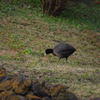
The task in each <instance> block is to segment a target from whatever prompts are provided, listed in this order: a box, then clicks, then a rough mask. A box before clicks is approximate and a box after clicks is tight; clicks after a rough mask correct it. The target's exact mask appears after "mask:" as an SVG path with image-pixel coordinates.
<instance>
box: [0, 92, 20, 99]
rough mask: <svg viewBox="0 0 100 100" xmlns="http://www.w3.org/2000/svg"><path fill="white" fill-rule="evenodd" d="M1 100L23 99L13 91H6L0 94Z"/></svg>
mask: <svg viewBox="0 0 100 100" xmlns="http://www.w3.org/2000/svg"><path fill="white" fill-rule="evenodd" d="M0 100H21V98H20V96H18V95H15V94H14V93H13V92H12V91H4V92H2V93H0Z"/></svg>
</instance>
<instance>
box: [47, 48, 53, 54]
mask: <svg viewBox="0 0 100 100" xmlns="http://www.w3.org/2000/svg"><path fill="white" fill-rule="evenodd" d="M45 53H46V54H49V53H53V49H46V50H45Z"/></svg>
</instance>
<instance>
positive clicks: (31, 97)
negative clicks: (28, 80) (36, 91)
mask: <svg viewBox="0 0 100 100" xmlns="http://www.w3.org/2000/svg"><path fill="white" fill-rule="evenodd" d="M25 99H26V100H42V98H40V97H38V96H35V95H32V94H27V95H26V98H25Z"/></svg>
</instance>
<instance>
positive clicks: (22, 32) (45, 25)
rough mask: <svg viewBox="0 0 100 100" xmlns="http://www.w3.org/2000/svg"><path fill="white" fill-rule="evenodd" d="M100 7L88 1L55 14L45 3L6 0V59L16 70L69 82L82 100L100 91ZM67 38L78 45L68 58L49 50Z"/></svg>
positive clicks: (0, 6) (2, 25) (0, 13)
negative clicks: (9, 0) (44, 9)
mask: <svg viewBox="0 0 100 100" xmlns="http://www.w3.org/2000/svg"><path fill="white" fill-rule="evenodd" d="M99 8H100V5H96V4H93V5H92V6H87V5H85V4H83V3H82V4H80V5H79V6H76V7H72V8H69V9H68V10H67V11H64V12H62V14H61V15H59V16H58V17H53V16H48V15H44V14H42V13H41V12H42V10H41V8H40V7H35V6H34V7H31V6H29V5H28V4H23V6H22V4H9V3H5V2H3V1H2V2H0V65H1V64H5V66H6V69H7V71H8V72H9V73H10V74H15V75H16V74H17V75H24V76H25V77H28V78H32V79H39V78H41V79H44V80H45V81H48V84H64V85H66V86H67V87H70V90H71V91H73V92H74V93H75V94H76V95H77V96H78V97H79V98H80V99H81V100H86V99H88V98H89V97H91V96H93V97H98V96H100V92H99V91H100V88H99V87H100V53H99V52H100V13H99V12H100V9H99ZM61 41H64V42H66V43H69V44H71V45H72V46H74V47H75V48H76V49H77V51H76V52H75V53H74V54H73V55H72V56H70V57H69V59H68V61H67V62H66V60H65V59H61V60H60V61H59V62H58V57H54V56H52V55H47V56H44V53H45V49H47V48H53V47H54V46H55V45H56V44H58V43H59V42H61Z"/></svg>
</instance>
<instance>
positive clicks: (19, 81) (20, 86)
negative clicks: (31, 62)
mask: <svg viewBox="0 0 100 100" xmlns="http://www.w3.org/2000/svg"><path fill="white" fill-rule="evenodd" d="M30 87H31V80H28V79H25V78H24V77H16V79H15V80H14V81H13V83H12V89H13V91H14V92H15V93H17V94H21V95H25V94H26V93H27V92H28V91H29V90H30Z"/></svg>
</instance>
